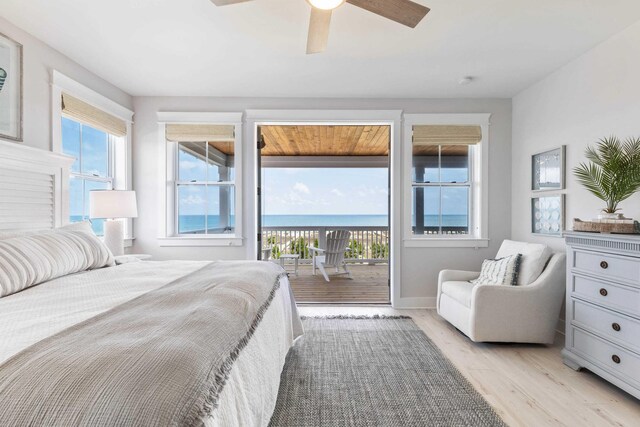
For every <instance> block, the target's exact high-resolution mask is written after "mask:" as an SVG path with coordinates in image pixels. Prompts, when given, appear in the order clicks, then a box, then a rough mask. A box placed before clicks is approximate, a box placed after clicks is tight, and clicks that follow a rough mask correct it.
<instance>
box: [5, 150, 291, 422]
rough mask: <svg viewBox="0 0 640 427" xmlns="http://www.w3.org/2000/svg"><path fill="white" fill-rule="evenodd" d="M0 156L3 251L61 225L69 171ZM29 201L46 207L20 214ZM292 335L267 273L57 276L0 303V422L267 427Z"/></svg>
mask: <svg viewBox="0 0 640 427" xmlns="http://www.w3.org/2000/svg"><path fill="white" fill-rule="evenodd" d="M2 144H3V147H0V148H2V150H0V175H1V176H5V177H11V179H12V180H13V181H12V185H10V186H5V187H0V197H1V198H2V200H3V202H2V204H1V206H0V250H2V245H3V243H2V240H1V239H2V234H3V233H4V234H6V233H7V232H8V231H9V232H15V231H16V230H17V231H22V230H26V231H27V232H31V231H32V230H33V229H38V228H43V226H45V228H51V229H53V228H55V227H56V226H60V225H62V222H63V221H61V218H64V217H66V212H65V209H64V208H65V204H66V200H65V198H64V193H65V191H64V187H65V182H66V179H67V177H66V170H67V168H68V163H69V162H68V159H66V158H64V157H63V156H59V155H55V154H51V153H47V152H41V151H40V150H34V149H29V148H26V147H19V146H14V145H15V144H12V145H7V146H6V147H5V146H4V143H2ZM5 148H6V149H5ZM16 177H17V178H16ZM38 183H41V184H38ZM38 185H40V187H38ZM21 188H22V189H27V190H28V191H27V192H25V191H16V189H18V190H19V189H21ZM29 191H31V192H34V193H38V192H39V193H43V195H44V197H39V198H38V199H37V203H35V205H34V204H33V203H32V206H31V207H30V209H29V210H28V211H25V208H24V207H25V206H26V205H27V204H28V203H29V202H32V200H31V199H27V197H29V196H32V195H33V194H30V193H29ZM47 192H49V195H48V196H47V195H46V193H47ZM26 212H28V213H26ZM25 215H26V216H25ZM25 218H26V219H25ZM69 233H71V234H72V232H69ZM10 237H11V236H10ZM15 240H16V239H13V240H10V241H12V242H13V241H15ZM6 241H9V240H5V242H6ZM6 245H7V244H5V246H6ZM5 258H6V257H5ZM0 261H2V260H0ZM29 268H30V267H29ZM302 333H303V331H302V325H301V322H300V318H299V316H298V313H297V310H296V305H295V301H294V299H293V296H292V292H291V288H290V286H289V282H288V279H287V277H286V274H284V273H283V271H282V270H281V269H280V268H279V267H278V266H276V265H275V264H273V263H267V262H258V261H244V262H242V261H236V262H233V261H229V262H223V261H219V262H217V261H216V262H203V261H158V262H156V261H140V262H130V263H126V264H122V265H114V266H108V267H104V268H96V269H93V270H89V271H80V272H75V273H73V274H68V275H64V276H61V277H57V278H54V279H52V280H48V281H45V282H44V283H40V284H37V285H35V286H31V287H28V288H26V289H23V290H21V291H18V292H13V293H11V294H9V295H5V296H4V297H2V298H0V399H2V401H3V403H8V404H3V405H1V406H2V407H1V408H0V419H2V420H3V422H5V421H7V420H11V424H16V425H19V424H23V425H42V424H47V425H54V424H57V425H63V424H70V423H72V424H75V425H100V424H102V425H132V424H136V425H140V424H144V425H166V424H187V425H206V426H236V425H237V426H254V425H256V426H258V425H267V424H268V422H269V420H270V418H271V414H272V412H273V409H274V408H275V403H276V399H277V392H278V387H279V382H280V373H281V371H282V368H283V366H284V361H285V357H286V355H287V353H288V351H289V349H290V348H291V347H292V345H293V344H294V341H295V339H296V338H297V337H299V336H300V335H301V334H302ZM196 373H197V375H196ZM177 420H178V421H177Z"/></svg>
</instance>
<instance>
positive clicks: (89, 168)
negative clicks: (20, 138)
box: [62, 116, 114, 236]
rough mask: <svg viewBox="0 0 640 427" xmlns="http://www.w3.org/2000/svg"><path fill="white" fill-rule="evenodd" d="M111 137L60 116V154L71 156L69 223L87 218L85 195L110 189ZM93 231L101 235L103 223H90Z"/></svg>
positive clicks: (111, 180) (98, 220) (95, 221)
mask: <svg viewBox="0 0 640 427" xmlns="http://www.w3.org/2000/svg"><path fill="white" fill-rule="evenodd" d="M113 139H114V137H113V136H112V135H109V134H107V133H106V132H104V131H101V130H98V129H95V128H93V127H91V126H89V125H85V124H82V123H80V122H77V121H75V120H73V119H71V118H68V117H64V116H63V117H62V151H63V152H64V153H65V154H68V155H70V156H73V157H75V159H76V161H75V162H74V163H73V165H72V166H71V174H70V182H69V204H70V206H69V207H70V209H69V214H70V218H69V220H70V221H71V222H78V221H84V220H87V219H89V192H90V191H91V190H111V189H113V166H112V158H113V156H112V154H111V153H112V146H113ZM91 225H92V227H93V231H95V233H96V234H97V235H99V236H101V235H102V234H103V226H104V220H101V219H94V220H92V221H91Z"/></svg>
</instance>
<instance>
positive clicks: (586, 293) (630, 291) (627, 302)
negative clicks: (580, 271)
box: [571, 275, 640, 315]
mask: <svg viewBox="0 0 640 427" xmlns="http://www.w3.org/2000/svg"><path fill="white" fill-rule="evenodd" d="M572 280H573V283H572V284H571V286H572V290H571V291H572V296H575V297H577V298H580V299H586V300H588V301H592V302H594V303H595V304H597V305H602V306H603V307H608V308H613V309H616V310H621V311H624V312H625V313H627V314H631V315H637V314H638V312H639V310H640V288H633V287H631V286H625V285H618V284H615V283H611V282H607V281H604V280H598V279H592V278H590V277H584V276H579V275H573V276H572Z"/></svg>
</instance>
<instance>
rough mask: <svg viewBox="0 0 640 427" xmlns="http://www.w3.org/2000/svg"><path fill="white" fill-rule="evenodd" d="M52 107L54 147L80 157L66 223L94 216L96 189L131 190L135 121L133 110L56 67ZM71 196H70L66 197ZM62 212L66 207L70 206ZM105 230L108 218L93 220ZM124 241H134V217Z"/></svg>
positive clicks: (126, 224)
mask: <svg viewBox="0 0 640 427" xmlns="http://www.w3.org/2000/svg"><path fill="white" fill-rule="evenodd" d="M51 83H52V84H51V99H52V100H54V102H53V103H52V108H51V123H52V135H53V137H52V140H53V141H52V142H53V150H54V151H57V152H60V153H64V154H67V155H70V156H72V157H74V158H75V162H74V163H73V165H72V167H71V171H70V177H69V183H68V187H67V189H68V191H67V192H65V193H64V194H62V199H63V203H64V205H65V206H68V207H69V210H68V217H67V218H62V222H63V223H64V222H76V221H83V220H88V219H90V218H89V193H90V192H91V191H92V190H109V189H114V190H130V189H131V144H130V135H131V123H132V119H133V111H131V110H128V109H127V108H124V107H122V106H121V105H119V104H117V103H116V102H114V101H112V100H110V99H108V98H106V97H104V96H102V95H100V94H99V93H97V92H94V91H93V90H91V89H89V88H87V87H86V86H83V85H82V84H80V83H78V82H76V81H75V80H73V79H71V78H69V77H67V76H65V75H64V74H62V73H60V72H58V71H57V70H53V71H52V82H51ZM67 198H68V200H67ZM62 211H63V212H67V210H66V209H65V208H63V209H62ZM91 222H92V227H93V230H94V231H95V232H96V234H98V235H102V234H104V233H103V226H104V220H100V219H93V220H91ZM123 223H124V233H125V238H126V239H127V240H126V241H125V245H128V246H129V245H131V239H132V238H133V221H132V220H131V219H127V220H124V221H123Z"/></svg>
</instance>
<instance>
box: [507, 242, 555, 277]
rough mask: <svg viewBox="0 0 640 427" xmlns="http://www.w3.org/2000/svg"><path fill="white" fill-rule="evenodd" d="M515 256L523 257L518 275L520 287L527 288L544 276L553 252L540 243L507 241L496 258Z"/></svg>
mask: <svg viewBox="0 0 640 427" xmlns="http://www.w3.org/2000/svg"><path fill="white" fill-rule="evenodd" d="M515 254H521V255H522V259H521V260H520V272H519V273H518V286H525V285H529V284H531V283H533V282H535V281H536V279H537V278H538V277H539V276H540V274H542V270H544V267H545V265H547V262H548V261H549V259H550V258H551V255H553V252H552V251H551V249H550V248H549V247H548V246H546V245H542V244H539V243H526V242H516V241H513V240H505V241H504V242H502V246H500V250H498V254H497V255H496V258H504V257H506V256H509V255H515Z"/></svg>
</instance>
